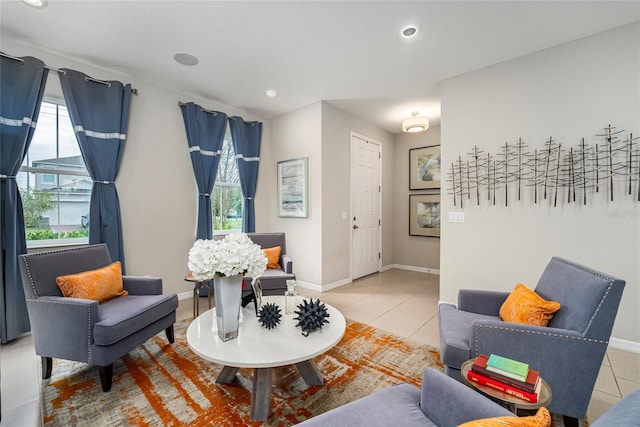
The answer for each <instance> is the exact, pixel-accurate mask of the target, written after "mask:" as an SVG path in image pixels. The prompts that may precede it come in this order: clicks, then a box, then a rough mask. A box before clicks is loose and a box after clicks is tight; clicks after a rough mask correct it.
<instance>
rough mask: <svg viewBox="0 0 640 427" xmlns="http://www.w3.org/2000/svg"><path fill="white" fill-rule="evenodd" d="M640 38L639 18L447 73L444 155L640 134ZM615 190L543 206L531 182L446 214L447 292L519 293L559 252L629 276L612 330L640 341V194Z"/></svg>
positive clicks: (443, 287)
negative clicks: (461, 215) (520, 194)
mask: <svg viewBox="0 0 640 427" xmlns="http://www.w3.org/2000/svg"><path fill="white" fill-rule="evenodd" d="M639 43H640V24H638V23H636V24H633V25H629V26H625V27H622V28H620V29H616V30H613V31H609V32H606V33H602V34H599V35H596V36H593V37H589V38H586V39H582V40H578V41H575V42H572V43H568V44H565V45H562V46H559V47H555V48H552V49H548V50H545V51H542V52H538V53H536V54H532V55H528V56H525V57H522V58H519V59H516V60H512V61H508V62H505V63H501V64H498V65H495V66H492V67H488V68H486V69H482V70H479V71H475V72H471V73H468V74H464V75H461V76H459V77H455V78H452V79H449V80H447V81H445V82H443V84H442V160H443V164H444V165H447V164H451V162H453V161H454V160H455V159H457V156H458V155H459V154H460V155H462V156H463V157H464V156H465V154H466V153H468V152H469V151H470V150H471V148H472V147H473V146H474V145H477V146H479V147H480V148H482V149H483V150H485V152H487V151H489V152H491V153H496V152H497V151H498V148H499V145H500V144H504V143H505V142H506V141H509V142H511V143H514V142H517V140H518V138H519V137H522V138H523V140H524V141H526V142H527V144H528V145H529V147H531V148H541V147H542V146H543V144H544V141H545V140H546V139H547V138H549V136H553V138H554V139H555V140H556V141H557V142H560V143H562V144H563V145H564V146H565V147H569V146H573V147H575V146H576V145H577V144H578V143H579V141H580V138H581V137H585V141H586V142H587V143H589V144H594V143H595V142H596V140H595V134H597V133H601V131H602V128H603V127H605V126H607V125H608V124H611V125H614V126H616V127H617V128H618V129H626V130H627V131H628V132H634V135H638V134H640V105H639V104H640V67H639V62H640V61H639V56H640V55H639V54H640V45H639ZM636 191H637V189H636ZM512 196H513V195H512ZM614 199H615V201H614V202H608V201H607V199H606V197H605V195H603V194H600V195H592V196H590V199H589V201H588V204H587V205H586V206H583V205H581V204H579V203H574V204H571V205H567V204H566V203H564V202H563V203H560V204H559V207H557V208H553V207H552V204H550V203H549V201H546V202H545V203H539V204H534V203H533V200H532V196H531V192H530V191H529V192H527V194H526V195H525V198H524V200H522V201H520V202H518V201H514V198H513V197H512V198H511V200H512V201H511V203H510V204H509V206H508V207H505V206H504V204H503V203H500V202H498V203H497V204H496V206H492V205H488V204H487V203H483V204H481V206H475V205H474V204H467V205H465V208H464V212H465V222H464V223H462V224H458V223H456V224H451V223H447V222H444V223H443V224H442V239H441V240H442V242H441V243H442V246H441V251H442V252H441V264H440V267H441V276H440V278H441V281H440V298H441V299H442V300H444V301H450V302H455V301H456V298H457V293H458V290H459V289H460V288H476V289H496V290H505V291H510V290H512V289H513V287H514V285H515V284H516V283H517V282H519V281H521V282H523V283H525V284H528V285H529V286H531V287H533V286H535V284H536V282H537V280H538V278H539V276H540V274H541V273H542V270H543V269H544V267H545V265H546V263H547V262H548V260H549V259H550V257H551V256H554V255H558V256H562V257H564V258H567V259H570V260H573V261H576V262H579V263H582V264H586V265H588V266H591V267H593V268H596V269H599V270H602V271H604V272H606V273H609V274H612V275H615V276H618V277H620V278H622V279H625V280H626V281H627V285H626V288H625V291H624V295H623V300H622V303H621V306H620V309H619V312H618V317H617V320H616V324H615V327H614V330H613V336H614V337H615V338H617V339H618V340H627V343H626V344H629V345H631V346H633V345H640V344H638V343H640V327H639V325H640V317H639V314H638V313H639V310H638V304H639V303H640V291H639V287H640V283H639V282H640V274H639V273H640V271H639V266H638V260H639V259H640V252H639V241H640V239H639V236H640V220H639V206H640V203H638V202H637V201H635V202H634V201H633V200H632V198H630V197H625V196H624V195H623V194H622V189H620V188H619V187H618V190H616V193H615V197H614ZM442 201H443V212H442V215H443V218H446V217H447V213H448V212H449V211H453V210H459V208H454V206H453V200H452V198H451V197H443V199H442ZM637 348H638V349H640V346H639V347H637Z"/></svg>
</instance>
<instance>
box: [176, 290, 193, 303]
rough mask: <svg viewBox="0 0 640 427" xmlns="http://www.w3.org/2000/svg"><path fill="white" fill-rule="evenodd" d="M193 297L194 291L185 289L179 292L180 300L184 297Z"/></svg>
mask: <svg viewBox="0 0 640 427" xmlns="http://www.w3.org/2000/svg"><path fill="white" fill-rule="evenodd" d="M191 298H193V291H185V292H180V293H179V294H178V300H179V301H182V300H183V299H191Z"/></svg>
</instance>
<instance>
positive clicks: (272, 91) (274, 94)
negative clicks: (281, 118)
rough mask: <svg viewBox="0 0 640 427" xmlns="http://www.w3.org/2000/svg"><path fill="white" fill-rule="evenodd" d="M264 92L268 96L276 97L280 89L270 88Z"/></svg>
mask: <svg viewBox="0 0 640 427" xmlns="http://www.w3.org/2000/svg"><path fill="white" fill-rule="evenodd" d="M264 94H265V95H266V96H267V98H275V97H276V96H278V91H277V90H273V89H269V90H265V91H264Z"/></svg>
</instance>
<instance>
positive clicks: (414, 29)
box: [400, 24, 418, 39]
mask: <svg viewBox="0 0 640 427" xmlns="http://www.w3.org/2000/svg"><path fill="white" fill-rule="evenodd" d="M416 34H418V26H417V25H414V24H409V25H405V26H404V27H402V28H400V35H401V36H402V37H404V38H405V39H408V38H411V37H414V36H415V35H416Z"/></svg>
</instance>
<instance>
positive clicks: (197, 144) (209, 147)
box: [180, 102, 227, 239]
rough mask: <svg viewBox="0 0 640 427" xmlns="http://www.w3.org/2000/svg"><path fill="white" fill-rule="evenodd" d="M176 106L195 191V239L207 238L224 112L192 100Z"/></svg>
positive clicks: (224, 123)
mask: <svg viewBox="0 0 640 427" xmlns="http://www.w3.org/2000/svg"><path fill="white" fill-rule="evenodd" d="M180 106H181V107H182V118H183V119H184V129H185V131H186V132H187V143H188V144H189V151H190V152H191V164H192V165H193V173H194V174H195V177H196V184H197V186H198V193H199V195H198V225H197V228H196V238H198V239H211V238H212V237H213V224H212V213H211V191H213V185H214V184H215V181H216V174H217V173H218V164H219V163H220V154H222V144H223V143H224V134H225V131H226V129H227V115H226V114H225V113H221V112H219V111H208V110H204V109H203V108H202V107H201V106H199V105H197V104H194V103H193V102H188V103H186V104H180Z"/></svg>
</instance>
